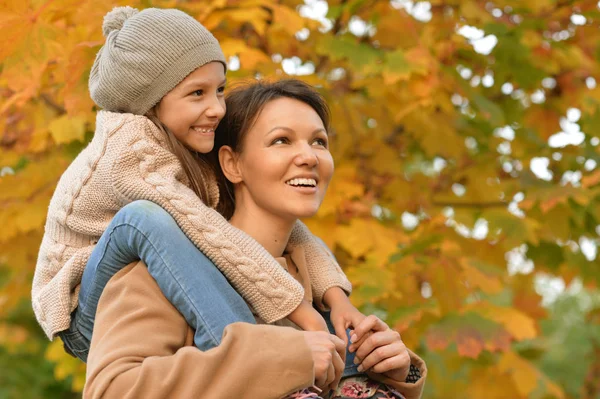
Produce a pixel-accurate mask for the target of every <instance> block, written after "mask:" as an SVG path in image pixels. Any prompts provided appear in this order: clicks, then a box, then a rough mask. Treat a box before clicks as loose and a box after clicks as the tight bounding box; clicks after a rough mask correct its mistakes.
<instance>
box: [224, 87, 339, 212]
mask: <svg viewBox="0 0 600 399" xmlns="http://www.w3.org/2000/svg"><path fill="white" fill-rule="evenodd" d="M278 98H291V99H295V100H298V101H301V102H303V103H305V104H306V105H308V106H310V107H311V108H312V109H314V110H315V112H316V113H317V115H319V117H320V118H321V121H322V122H323V126H324V127H325V130H326V131H329V118H330V113H329V107H328V106H327V103H326V102H325V99H324V98H323V97H322V96H321V94H319V92H317V91H316V90H315V89H314V88H313V87H312V86H310V85H309V84H307V83H305V82H302V81H301V80H297V79H285V80H279V81H276V82H268V81H258V82H252V83H249V84H244V85H242V86H239V87H237V88H235V89H233V90H231V91H229V92H228V93H227V95H226V97H225V103H226V104H227V112H226V113H225V117H224V118H223V120H221V122H220V123H219V126H218V127H217V130H216V131H215V147H214V150H213V154H214V155H215V157H214V159H216V160H217V162H216V168H215V169H216V175H217V181H218V183H219V191H220V192H221V195H220V196H219V198H220V199H219V205H218V206H217V210H218V211H219V212H220V213H221V214H222V215H223V216H224V217H225V218H226V219H230V218H231V216H232V215H233V211H234V210H235V197H234V194H233V184H231V182H230V181H229V180H227V178H226V177H225V175H224V174H223V171H222V170H221V167H220V164H219V162H218V153H219V149H220V148H221V147H223V146H224V145H227V146H229V147H231V148H232V149H233V151H234V152H237V153H239V152H241V151H242V150H243V148H242V146H243V143H244V138H245V136H246V134H247V133H248V130H250V128H251V127H252V126H253V125H254V123H255V122H256V120H257V119H258V116H259V115H260V112H261V111H262V109H263V108H264V107H265V105H266V104H267V103H269V102H270V101H273V100H276V99H278Z"/></svg>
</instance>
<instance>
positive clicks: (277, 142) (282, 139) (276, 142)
mask: <svg viewBox="0 0 600 399" xmlns="http://www.w3.org/2000/svg"><path fill="white" fill-rule="evenodd" d="M288 142H289V140H288V139H286V138H285V137H280V138H278V139H275V140H273V141H272V142H271V144H286V143H288Z"/></svg>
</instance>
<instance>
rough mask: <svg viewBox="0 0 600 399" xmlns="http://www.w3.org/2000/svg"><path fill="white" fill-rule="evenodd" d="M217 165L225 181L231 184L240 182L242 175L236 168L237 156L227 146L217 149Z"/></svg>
mask: <svg viewBox="0 0 600 399" xmlns="http://www.w3.org/2000/svg"><path fill="white" fill-rule="evenodd" d="M219 164H220V165H221V170H222V171H223V174H224V175H225V177H226V178H227V180H229V181H230V182H232V183H233V184H236V183H240V182H241V181H242V174H241V173H240V170H239V167H238V156H237V154H236V153H235V152H234V151H233V150H232V149H231V147H229V146H228V145H224V146H223V147H221V148H219Z"/></svg>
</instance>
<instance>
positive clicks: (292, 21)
mask: <svg viewBox="0 0 600 399" xmlns="http://www.w3.org/2000/svg"><path fill="white" fill-rule="evenodd" d="M271 9H272V10H273V22H274V23H276V24H278V25H279V26H281V27H282V28H283V29H284V30H286V31H287V32H288V33H289V34H290V35H294V34H295V33H296V32H298V31H299V30H301V29H302V28H304V18H302V17H301V16H300V14H298V12H296V11H294V10H292V9H290V8H289V7H285V6H280V5H277V4H272V5H271Z"/></svg>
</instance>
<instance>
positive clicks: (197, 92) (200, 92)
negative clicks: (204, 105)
mask: <svg viewBox="0 0 600 399" xmlns="http://www.w3.org/2000/svg"><path fill="white" fill-rule="evenodd" d="M202 94H204V92H203V91H202V90H195V91H193V92H192V95H194V96H198V97H200V96H201V95H202Z"/></svg>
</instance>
